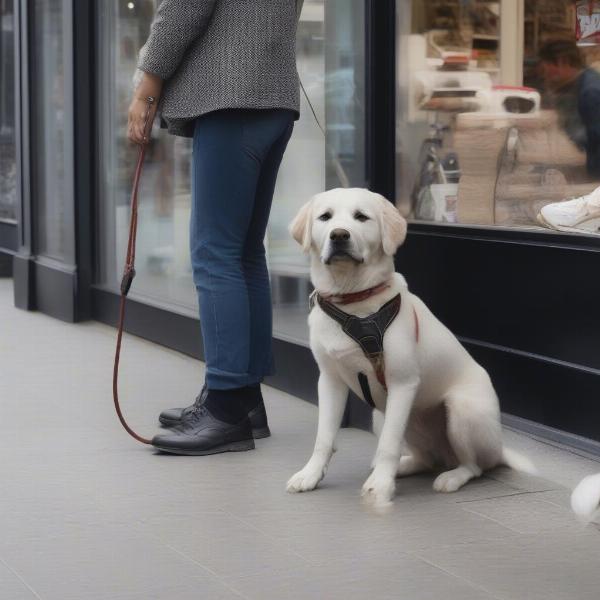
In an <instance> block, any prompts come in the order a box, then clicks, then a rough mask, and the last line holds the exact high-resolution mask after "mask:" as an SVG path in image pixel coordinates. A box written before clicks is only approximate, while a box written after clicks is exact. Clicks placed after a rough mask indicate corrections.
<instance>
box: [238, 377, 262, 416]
mask: <svg viewBox="0 0 600 600" xmlns="http://www.w3.org/2000/svg"><path fill="white" fill-rule="evenodd" d="M244 390H246V393H245V394H244V395H243V396H242V405H243V407H244V410H245V411H246V413H249V412H252V411H253V410H254V409H255V408H256V407H257V406H258V405H259V404H260V403H261V402H262V399H263V398H262V394H261V392H260V383H255V384H254V385H248V386H246V387H245V388H244Z"/></svg>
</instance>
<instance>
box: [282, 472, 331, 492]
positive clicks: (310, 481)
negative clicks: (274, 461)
mask: <svg viewBox="0 0 600 600" xmlns="http://www.w3.org/2000/svg"><path fill="white" fill-rule="evenodd" d="M324 475H325V470H324V469H312V468H308V467H304V469H302V470H301V471H298V472H297V473H296V474H295V475H292V476H291V477H290V479H289V481H288V482H287V486H286V490H287V491H288V492H290V493H292V494H293V493H297V492H310V491H311V490H314V489H315V488H316V487H317V485H319V481H321V479H323V477H324Z"/></svg>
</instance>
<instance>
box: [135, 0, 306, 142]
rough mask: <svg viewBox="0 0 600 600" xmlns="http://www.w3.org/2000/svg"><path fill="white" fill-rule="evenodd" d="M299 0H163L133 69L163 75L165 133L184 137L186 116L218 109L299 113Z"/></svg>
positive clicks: (189, 126) (188, 129)
mask: <svg viewBox="0 0 600 600" xmlns="http://www.w3.org/2000/svg"><path fill="white" fill-rule="evenodd" d="M303 1H304V0H163V1H162V2H161V4H160V6H159V8H158V10H157V12H156V16H155V18H154V21H153V22H152V26H151V29H150V36H149V37H148V40H147V42H146V44H145V45H144V47H143V48H142V50H141V51H140V58H139V62H138V67H139V69H141V70H142V71H146V72H148V73H153V74H155V75H158V76H159V77H161V78H162V79H164V80H165V83H164V87H163V93H162V97H161V100H160V104H159V110H160V113H161V116H162V118H163V120H164V121H165V122H166V125H167V126H168V129H169V131H170V132H171V133H173V134H175V135H182V136H185V137H191V136H192V135H193V119H195V118H196V117H198V116H200V115H202V114H205V113H207V112H211V111H213V110H219V109H223V108H288V109H291V110H294V111H296V113H297V116H298V114H299V111H300V94H299V82H298V72H297V70H296V28H297V24H298V18H299V15H300V11H301V9H302V4H303ZM297 116H296V118H297Z"/></svg>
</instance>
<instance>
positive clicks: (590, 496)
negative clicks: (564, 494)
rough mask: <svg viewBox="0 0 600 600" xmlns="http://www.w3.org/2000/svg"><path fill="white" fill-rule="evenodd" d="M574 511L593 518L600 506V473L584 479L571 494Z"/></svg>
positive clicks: (581, 515)
mask: <svg viewBox="0 0 600 600" xmlns="http://www.w3.org/2000/svg"><path fill="white" fill-rule="evenodd" d="M571 508H572V509H573V512H574V513H575V514H576V515H577V516H579V517H582V518H584V519H591V518H592V516H593V515H594V513H595V512H596V511H597V510H598V509H599V508H600V473H598V474H597V475H588V476H587V477H585V478H584V479H582V480H581V481H580V482H579V484H578V486H577V487H576V488H575V489H574V490H573V493H572V494H571Z"/></svg>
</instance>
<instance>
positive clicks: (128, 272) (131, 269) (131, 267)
mask: <svg viewBox="0 0 600 600" xmlns="http://www.w3.org/2000/svg"><path fill="white" fill-rule="evenodd" d="M146 102H147V110H146V116H145V118H144V143H143V144H140V152H139V155H138V160H137V165H136V168H135V174H134V177H133V189H132V191H131V217H130V219H131V220H130V224H129V242H128V244H127V258H126V259H125V270H124V272H123V278H122V280H121V306H120V310H119V333H118V335H117V350H116V352H115V366H114V370H113V399H114V401H115V410H116V411H117V416H118V417H119V421H121V425H123V427H124V428H125V431H127V433H128V434H129V435H130V436H131V437H133V438H135V439H136V440H137V441H138V442H142V444H152V441H151V440H149V439H146V438H143V437H142V436H141V435H138V434H137V433H136V432H135V431H133V429H131V427H129V425H128V424H127V421H125V418H124V417H123V413H122V412H121V406H120V404H119V392H118V389H117V387H118V379H119V356H120V354H121V338H122V337H123V324H124V321H125V298H126V297H127V294H128V293H129V288H130V287H131V283H132V281H133V278H134V277H135V238H136V234H137V216H138V211H137V208H138V188H139V185H140V177H141V175H142V167H143V166H144V157H145V156H146V143H145V142H146V138H147V137H148V136H149V131H148V124H150V128H152V122H151V121H150V113H151V112H152V106H153V104H154V102H155V98H154V97H152V96H148V98H146Z"/></svg>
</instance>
